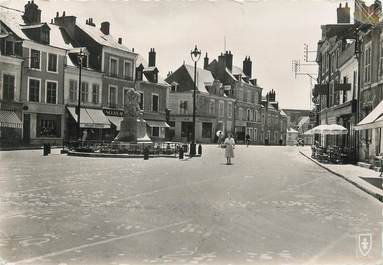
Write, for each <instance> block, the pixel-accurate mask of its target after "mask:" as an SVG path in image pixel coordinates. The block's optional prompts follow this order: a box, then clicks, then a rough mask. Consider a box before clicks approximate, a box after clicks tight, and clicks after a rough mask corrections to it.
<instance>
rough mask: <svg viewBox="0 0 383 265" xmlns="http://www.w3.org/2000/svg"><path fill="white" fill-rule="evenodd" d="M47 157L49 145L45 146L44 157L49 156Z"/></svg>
mask: <svg viewBox="0 0 383 265" xmlns="http://www.w3.org/2000/svg"><path fill="white" fill-rule="evenodd" d="M47 155H48V145H47V144H43V156H47Z"/></svg>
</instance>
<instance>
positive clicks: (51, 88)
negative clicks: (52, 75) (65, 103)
mask: <svg viewBox="0 0 383 265" xmlns="http://www.w3.org/2000/svg"><path fill="white" fill-rule="evenodd" d="M57 98H58V89H57V81H52V80H46V81H45V103H50V104H57Z"/></svg>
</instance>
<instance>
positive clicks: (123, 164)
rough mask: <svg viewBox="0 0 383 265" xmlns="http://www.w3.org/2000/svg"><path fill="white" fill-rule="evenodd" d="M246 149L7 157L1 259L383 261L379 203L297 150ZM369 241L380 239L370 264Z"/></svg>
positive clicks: (0, 174)
mask: <svg viewBox="0 0 383 265" xmlns="http://www.w3.org/2000/svg"><path fill="white" fill-rule="evenodd" d="M235 152H236V153H235V154H236V157H235V159H234V165H232V166H227V165H225V163H224V162H225V161H224V160H225V159H224V157H223V150H222V149H220V148H218V147H216V146H214V145H211V146H205V147H204V154H203V157H202V158H193V159H189V160H184V161H180V160H178V159H169V158H168V159H166V158H156V159H150V160H148V161H144V160H142V159H112V158H80V157H68V156H65V155H59V154H53V155H50V156H49V157H43V156H41V151H40V150H34V151H8V152H0V158H1V160H0V203H1V204H0V256H1V258H2V259H3V261H4V263H5V262H9V263H11V264H42V265H45V264H60V265H65V264H66V265H71V264H73V265H77V264H110V265H118V264H378V263H379V262H380V264H382V255H383V246H382V240H383V238H382V232H383V230H382V228H383V226H382V225H383V223H382V221H383V217H382V207H381V206H382V204H381V203H380V202H378V201H377V200H376V199H374V198H372V197H370V196H369V195H367V194H365V193H364V192H363V191H360V190H359V189H358V188H356V187H354V186H353V185H351V184H349V183H347V182H346V181H345V180H343V179H341V178H339V177H337V176H334V175H332V174H330V173H329V172H327V171H325V170H324V169H322V168H320V167H318V166H317V165H315V164H314V163H312V162H311V161H309V160H308V159H306V158H304V157H303V156H302V155H300V154H299V153H298V149H297V148H296V147H273V146H268V147H264V146H250V147H248V148H246V147H245V146H237V148H236V150H235ZM359 234H371V236H372V245H371V246H372V248H371V251H370V252H369V253H368V255H367V256H366V257H364V256H362V253H361V252H360V250H359V242H358V238H359ZM364 246H365V245H364ZM0 264H2V261H1V260H0Z"/></svg>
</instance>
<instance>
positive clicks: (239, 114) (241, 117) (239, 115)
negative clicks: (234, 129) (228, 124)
mask: <svg viewBox="0 0 383 265" xmlns="http://www.w3.org/2000/svg"><path fill="white" fill-rule="evenodd" d="M242 114H243V109H242V108H241V107H239V108H238V120H240V121H241V120H242V119H243V116H242Z"/></svg>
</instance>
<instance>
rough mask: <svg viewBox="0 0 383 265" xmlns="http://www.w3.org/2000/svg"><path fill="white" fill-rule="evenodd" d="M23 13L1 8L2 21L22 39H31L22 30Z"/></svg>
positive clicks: (0, 17) (0, 16)
mask: <svg viewBox="0 0 383 265" xmlns="http://www.w3.org/2000/svg"><path fill="white" fill-rule="evenodd" d="M22 15H23V12H18V11H15V10H11V9H7V8H4V7H2V6H0V20H1V21H2V22H3V23H4V24H5V25H6V26H7V27H8V28H10V30H11V31H13V32H14V33H15V34H16V35H17V36H18V37H19V38H21V39H26V40H27V39H29V38H28V37H27V36H26V35H25V34H24V32H23V31H22V30H21V25H23V24H24V21H23V18H22V17H21V16H22Z"/></svg>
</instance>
